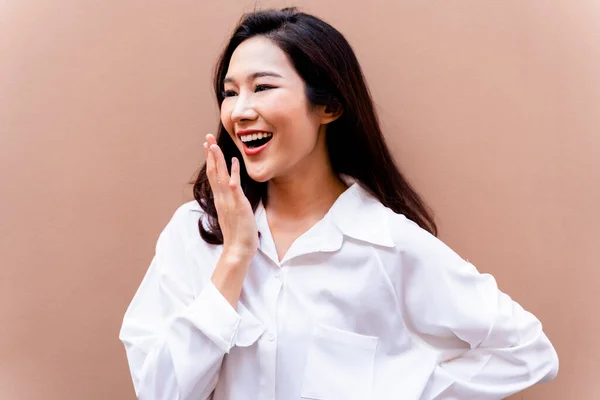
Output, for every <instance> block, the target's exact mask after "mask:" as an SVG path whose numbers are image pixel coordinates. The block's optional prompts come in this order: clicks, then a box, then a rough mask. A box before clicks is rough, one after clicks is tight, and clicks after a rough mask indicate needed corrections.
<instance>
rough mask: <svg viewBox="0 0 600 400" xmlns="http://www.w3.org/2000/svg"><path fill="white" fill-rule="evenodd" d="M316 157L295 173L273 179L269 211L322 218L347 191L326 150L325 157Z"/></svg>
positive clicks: (281, 215) (284, 215)
mask: <svg viewBox="0 0 600 400" xmlns="http://www.w3.org/2000/svg"><path fill="white" fill-rule="evenodd" d="M311 158H312V157H311ZM315 158H317V159H319V158H320V160H319V161H318V162H315V161H316V160H313V162H307V163H303V164H304V165H302V166H297V168H295V171H294V172H291V173H289V174H286V175H285V176H281V177H277V178H273V179H271V180H270V181H269V183H268V192H267V193H268V199H267V204H268V205H267V209H268V211H269V214H271V215H273V216H276V217H277V219H279V220H286V219H294V220H297V219H301V218H309V219H313V218H314V219H320V218H322V217H323V216H324V215H325V214H326V213H327V211H328V210H329V208H331V206H332V204H333V203H334V202H335V200H336V199H337V198H338V197H339V195H340V194H342V193H343V192H344V191H345V190H346V188H347V187H346V185H345V184H344V183H343V182H342V181H341V180H340V178H339V177H338V176H337V175H336V174H335V172H334V171H333V169H332V167H331V164H330V163H329V157H328V156H327V154H326V152H325V154H323V157H315ZM323 160H326V161H323ZM307 161H308V160H307Z"/></svg>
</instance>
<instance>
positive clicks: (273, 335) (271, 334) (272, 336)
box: [267, 332, 275, 342]
mask: <svg viewBox="0 0 600 400" xmlns="http://www.w3.org/2000/svg"><path fill="white" fill-rule="evenodd" d="M267 338H268V339H269V340H270V341H271V342H272V341H273V340H275V334H274V333H273V332H269V335H268V336H267Z"/></svg>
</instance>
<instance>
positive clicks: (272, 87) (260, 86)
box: [254, 85, 275, 92]
mask: <svg viewBox="0 0 600 400" xmlns="http://www.w3.org/2000/svg"><path fill="white" fill-rule="evenodd" d="M267 89H275V86H271V85H256V87H255V88H254V91H255V92H262V91H263V90H267Z"/></svg>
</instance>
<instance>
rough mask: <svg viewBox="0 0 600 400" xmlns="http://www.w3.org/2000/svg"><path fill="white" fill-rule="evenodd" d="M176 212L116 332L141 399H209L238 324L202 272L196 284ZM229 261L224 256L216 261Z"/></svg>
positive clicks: (221, 297)
mask: <svg viewBox="0 0 600 400" xmlns="http://www.w3.org/2000/svg"><path fill="white" fill-rule="evenodd" d="M180 213H181V211H178V212H177V213H176V214H175V216H174V217H173V219H172V220H171V221H170V222H169V224H168V225H167V227H166V228H165V230H164V231H163V232H162V233H161V235H160V237H159V239H158V242H157V246H156V254H155V256H154V259H153V260H152V263H151V265H150V267H149V269H148V272H147V273H146V276H145V277H144V279H143V281H142V284H141V285H140V287H139V289H138V291H137V293H136V294H135V297H134V299H133V301H132V302H131V305H130V306H129V308H128V310H127V312H126V314H125V317H124V320H123V325H122V328H121V332H120V339H121V341H122V342H123V343H124V344H125V348H126V351H127V358H128V361H129V367H130V370H131V375H132V378H133V383H134V388H135V392H136V395H137V397H138V398H139V399H141V400H143V399H152V400H158V399H164V400H174V399H182V400H183V399H192V398H193V399H207V398H208V397H209V396H210V394H211V393H212V391H213V390H214V388H215V386H216V383H217V380H218V375H219V371H220V368H221V363H222V360H223V357H224V355H225V354H226V353H228V352H229V350H230V349H231V348H232V346H233V345H234V344H235V339H236V336H237V331H238V327H239V325H240V322H241V318H240V316H239V315H238V313H237V312H236V311H235V309H234V308H233V307H232V306H231V304H230V303H229V302H228V301H227V300H226V299H225V298H224V297H223V295H222V294H221V292H220V291H219V290H218V289H217V288H216V287H215V285H214V284H213V283H212V282H211V281H210V279H208V276H206V274H204V276H203V277H202V278H201V279H200V282H198V281H197V278H196V280H195V279H193V278H192V274H191V272H190V271H189V270H188V268H189V261H187V260H186V255H185V251H186V248H185V247H186V246H185V240H184V239H185V238H184V235H185V234H184V230H183V225H184V221H182V219H183V218H185V217H186V215H178V214H180ZM187 217H189V214H187ZM187 223H188V224H189V221H187ZM190 225H195V224H193V223H192V224H190ZM208 254H209V253H208V251H207V255H208ZM207 258H208V257H207ZM231 262H232V261H231V260H228V259H227V258H226V257H223V256H222V257H221V259H220V260H219V263H220V264H229V263H231ZM222 268H223V267H222ZM207 270H211V268H208V266H207ZM201 275H202V274H201ZM195 285H199V286H198V287H199V288H200V290H199V292H198V293H199V294H198V295H197V296H195V292H196V290H194V286H195Z"/></svg>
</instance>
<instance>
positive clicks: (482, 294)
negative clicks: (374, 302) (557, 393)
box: [398, 228, 558, 400]
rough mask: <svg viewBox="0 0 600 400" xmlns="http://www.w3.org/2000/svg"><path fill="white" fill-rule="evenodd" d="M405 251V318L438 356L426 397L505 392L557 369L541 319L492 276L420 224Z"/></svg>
mask: <svg viewBox="0 0 600 400" xmlns="http://www.w3.org/2000/svg"><path fill="white" fill-rule="evenodd" d="M401 253H402V254H401V258H402V268H403V269H404V268H406V270H405V271H404V272H403V279H402V280H401V285H402V287H400V288H398V291H399V293H401V296H402V297H403V299H401V301H402V303H403V304H404V307H405V315H406V316H407V323H408V325H410V326H411V328H412V329H413V330H414V332H416V333H417V336H418V338H419V339H420V340H422V341H423V343H424V344H426V345H428V346H432V347H434V348H435V349H436V350H437V351H438V354H439V355H440V357H439V359H438V364H437V366H436V368H435V371H434V372H433V374H432V376H431V377H430V379H429V382H428V384H427V386H426V388H425V391H424V393H423V395H422V397H421V399H423V400H428V399H438V400H442V399H446V400H450V399H453V400H454V399H478V400H492V399H494V400H495V399H503V398H505V397H508V396H510V395H512V394H514V393H517V392H520V391H522V390H523V389H525V388H527V387H529V386H532V385H533V384H535V383H538V382H545V381H548V380H551V379H553V378H554V377H555V376H556V374H557V373H558V356H557V354H556V351H555V350H554V348H553V346H552V344H551V343H550V341H549V340H548V338H547V337H546V335H545V334H544V332H543V331H542V324H541V323H540V321H539V320H538V319H537V318H536V317H535V316H534V315H533V314H531V313H530V312H528V311H526V310H524V309H523V308H522V307H521V306H520V305H519V304H518V303H516V302H515V301H513V300H512V299H511V298H510V297H509V296H508V295H507V294H505V293H502V292H501V291H500V290H499V289H498V287H497V284H496V281H495V279H494V278H493V277H492V276H491V275H489V274H481V273H479V272H478V271H477V269H476V268H475V267H474V266H473V265H472V264H471V263H469V262H467V261H465V260H463V259H462V258H461V257H459V256H458V255H457V254H456V253H455V252H454V251H452V250H451V249H450V248H448V247H447V246H446V245H445V244H444V243H442V242H441V241H439V240H438V239H437V238H435V237H434V236H433V235H430V234H429V233H428V232H426V231H424V230H421V229H420V228H414V229H411V238H410V240H409V241H408V243H406V245H405V246H404V247H403V248H402V250H401Z"/></svg>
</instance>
